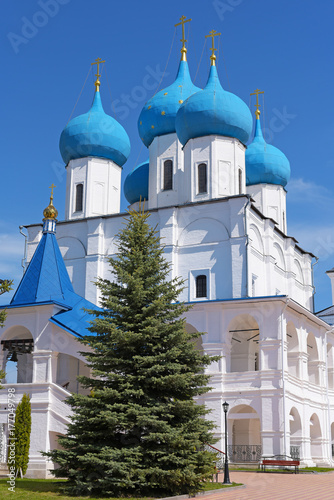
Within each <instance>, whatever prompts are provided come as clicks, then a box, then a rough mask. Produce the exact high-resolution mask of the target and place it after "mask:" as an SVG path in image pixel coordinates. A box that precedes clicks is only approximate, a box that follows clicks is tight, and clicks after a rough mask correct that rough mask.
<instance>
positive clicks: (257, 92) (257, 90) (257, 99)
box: [250, 89, 264, 120]
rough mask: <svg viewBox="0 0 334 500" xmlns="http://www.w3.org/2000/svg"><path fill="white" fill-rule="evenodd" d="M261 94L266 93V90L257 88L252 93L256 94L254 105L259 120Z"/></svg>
mask: <svg viewBox="0 0 334 500" xmlns="http://www.w3.org/2000/svg"><path fill="white" fill-rule="evenodd" d="M259 94H264V90H260V89H256V90H255V91H254V92H253V93H252V94H250V95H256V104H254V106H255V107H256V111H255V115H256V119H257V120H259V118H260V114H261V111H260V110H259V107H260V106H261V104H259Z"/></svg>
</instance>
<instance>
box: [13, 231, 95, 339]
mask: <svg viewBox="0 0 334 500" xmlns="http://www.w3.org/2000/svg"><path fill="white" fill-rule="evenodd" d="M46 303H54V304H57V305H59V306H61V307H63V309H64V310H63V311H60V312H59V313H57V314H55V315H54V316H53V317H52V318H51V319H50V321H52V322H53V323H55V324H58V325H59V326H61V327H62V328H64V329H65V330H67V331H70V332H71V333H72V334H74V335H77V336H82V335H86V334H87V333H89V332H88V331H87V328H88V327H89V326H90V322H91V321H92V319H93V317H92V316H91V315H90V314H88V313H86V312H84V311H83V310H82V308H83V307H85V308H87V309H95V310H99V308H98V307H96V306H95V305H94V304H92V303H91V302H89V301H88V300H86V299H84V298H83V297H81V296H80V295H78V294H77V293H75V292H74V289H73V286H72V283H71V280H70V277H69V275H68V273H67V270H66V266H65V263H64V260H63V257H62V255H61V252H60V250H59V246H58V243H57V239H56V236H55V234H54V233H51V232H44V234H43V236H42V239H41V241H40V242H39V244H38V247H37V249H36V251H35V253H34V255H33V257H32V259H31V261H30V263H29V266H28V268H27V270H26V272H25V274H24V275H23V278H22V279H21V282H20V284H19V286H18V288H17V290H16V292H15V294H14V296H13V298H12V300H11V302H10V304H9V306H7V309H10V308H14V307H24V306H32V305H43V304H46Z"/></svg>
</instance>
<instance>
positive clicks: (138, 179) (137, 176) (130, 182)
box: [124, 160, 149, 205]
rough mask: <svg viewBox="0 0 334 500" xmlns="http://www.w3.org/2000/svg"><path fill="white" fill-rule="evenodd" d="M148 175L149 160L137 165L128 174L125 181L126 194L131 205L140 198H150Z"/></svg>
mask: <svg viewBox="0 0 334 500" xmlns="http://www.w3.org/2000/svg"><path fill="white" fill-rule="evenodd" d="M148 175H149V160H146V161H144V162H143V163H141V164H140V165H138V166H137V167H135V168H134V169H133V170H132V172H130V173H129V174H128V175H127V177H126V179H125V182H124V195H125V198H126V199H127V200H128V202H129V203H130V205H132V203H136V201H139V200H140V198H141V199H142V200H144V199H145V200H148Z"/></svg>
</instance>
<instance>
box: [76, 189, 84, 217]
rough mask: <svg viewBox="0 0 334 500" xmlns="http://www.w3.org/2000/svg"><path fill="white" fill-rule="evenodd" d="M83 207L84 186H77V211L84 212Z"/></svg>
mask: <svg viewBox="0 0 334 500" xmlns="http://www.w3.org/2000/svg"><path fill="white" fill-rule="evenodd" d="M82 207H83V184H77V186H76V192H75V211H76V212H82Z"/></svg>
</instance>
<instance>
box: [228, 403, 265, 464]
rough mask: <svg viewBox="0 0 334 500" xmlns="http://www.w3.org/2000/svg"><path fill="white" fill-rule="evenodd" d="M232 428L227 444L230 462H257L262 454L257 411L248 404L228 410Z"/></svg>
mask: <svg viewBox="0 0 334 500" xmlns="http://www.w3.org/2000/svg"><path fill="white" fill-rule="evenodd" d="M229 422H230V428H231V430H232V434H231V441H232V443H231V444H230V445H229V459H230V461H231V462H234V463H240V462H258V461H259V460H260V459H261V456H262V446H261V423H260V418H259V415H258V414H257V412H256V411H255V410H254V408H252V407H251V406H248V405H239V406H236V407H234V408H232V409H231V410H230V412H229Z"/></svg>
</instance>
